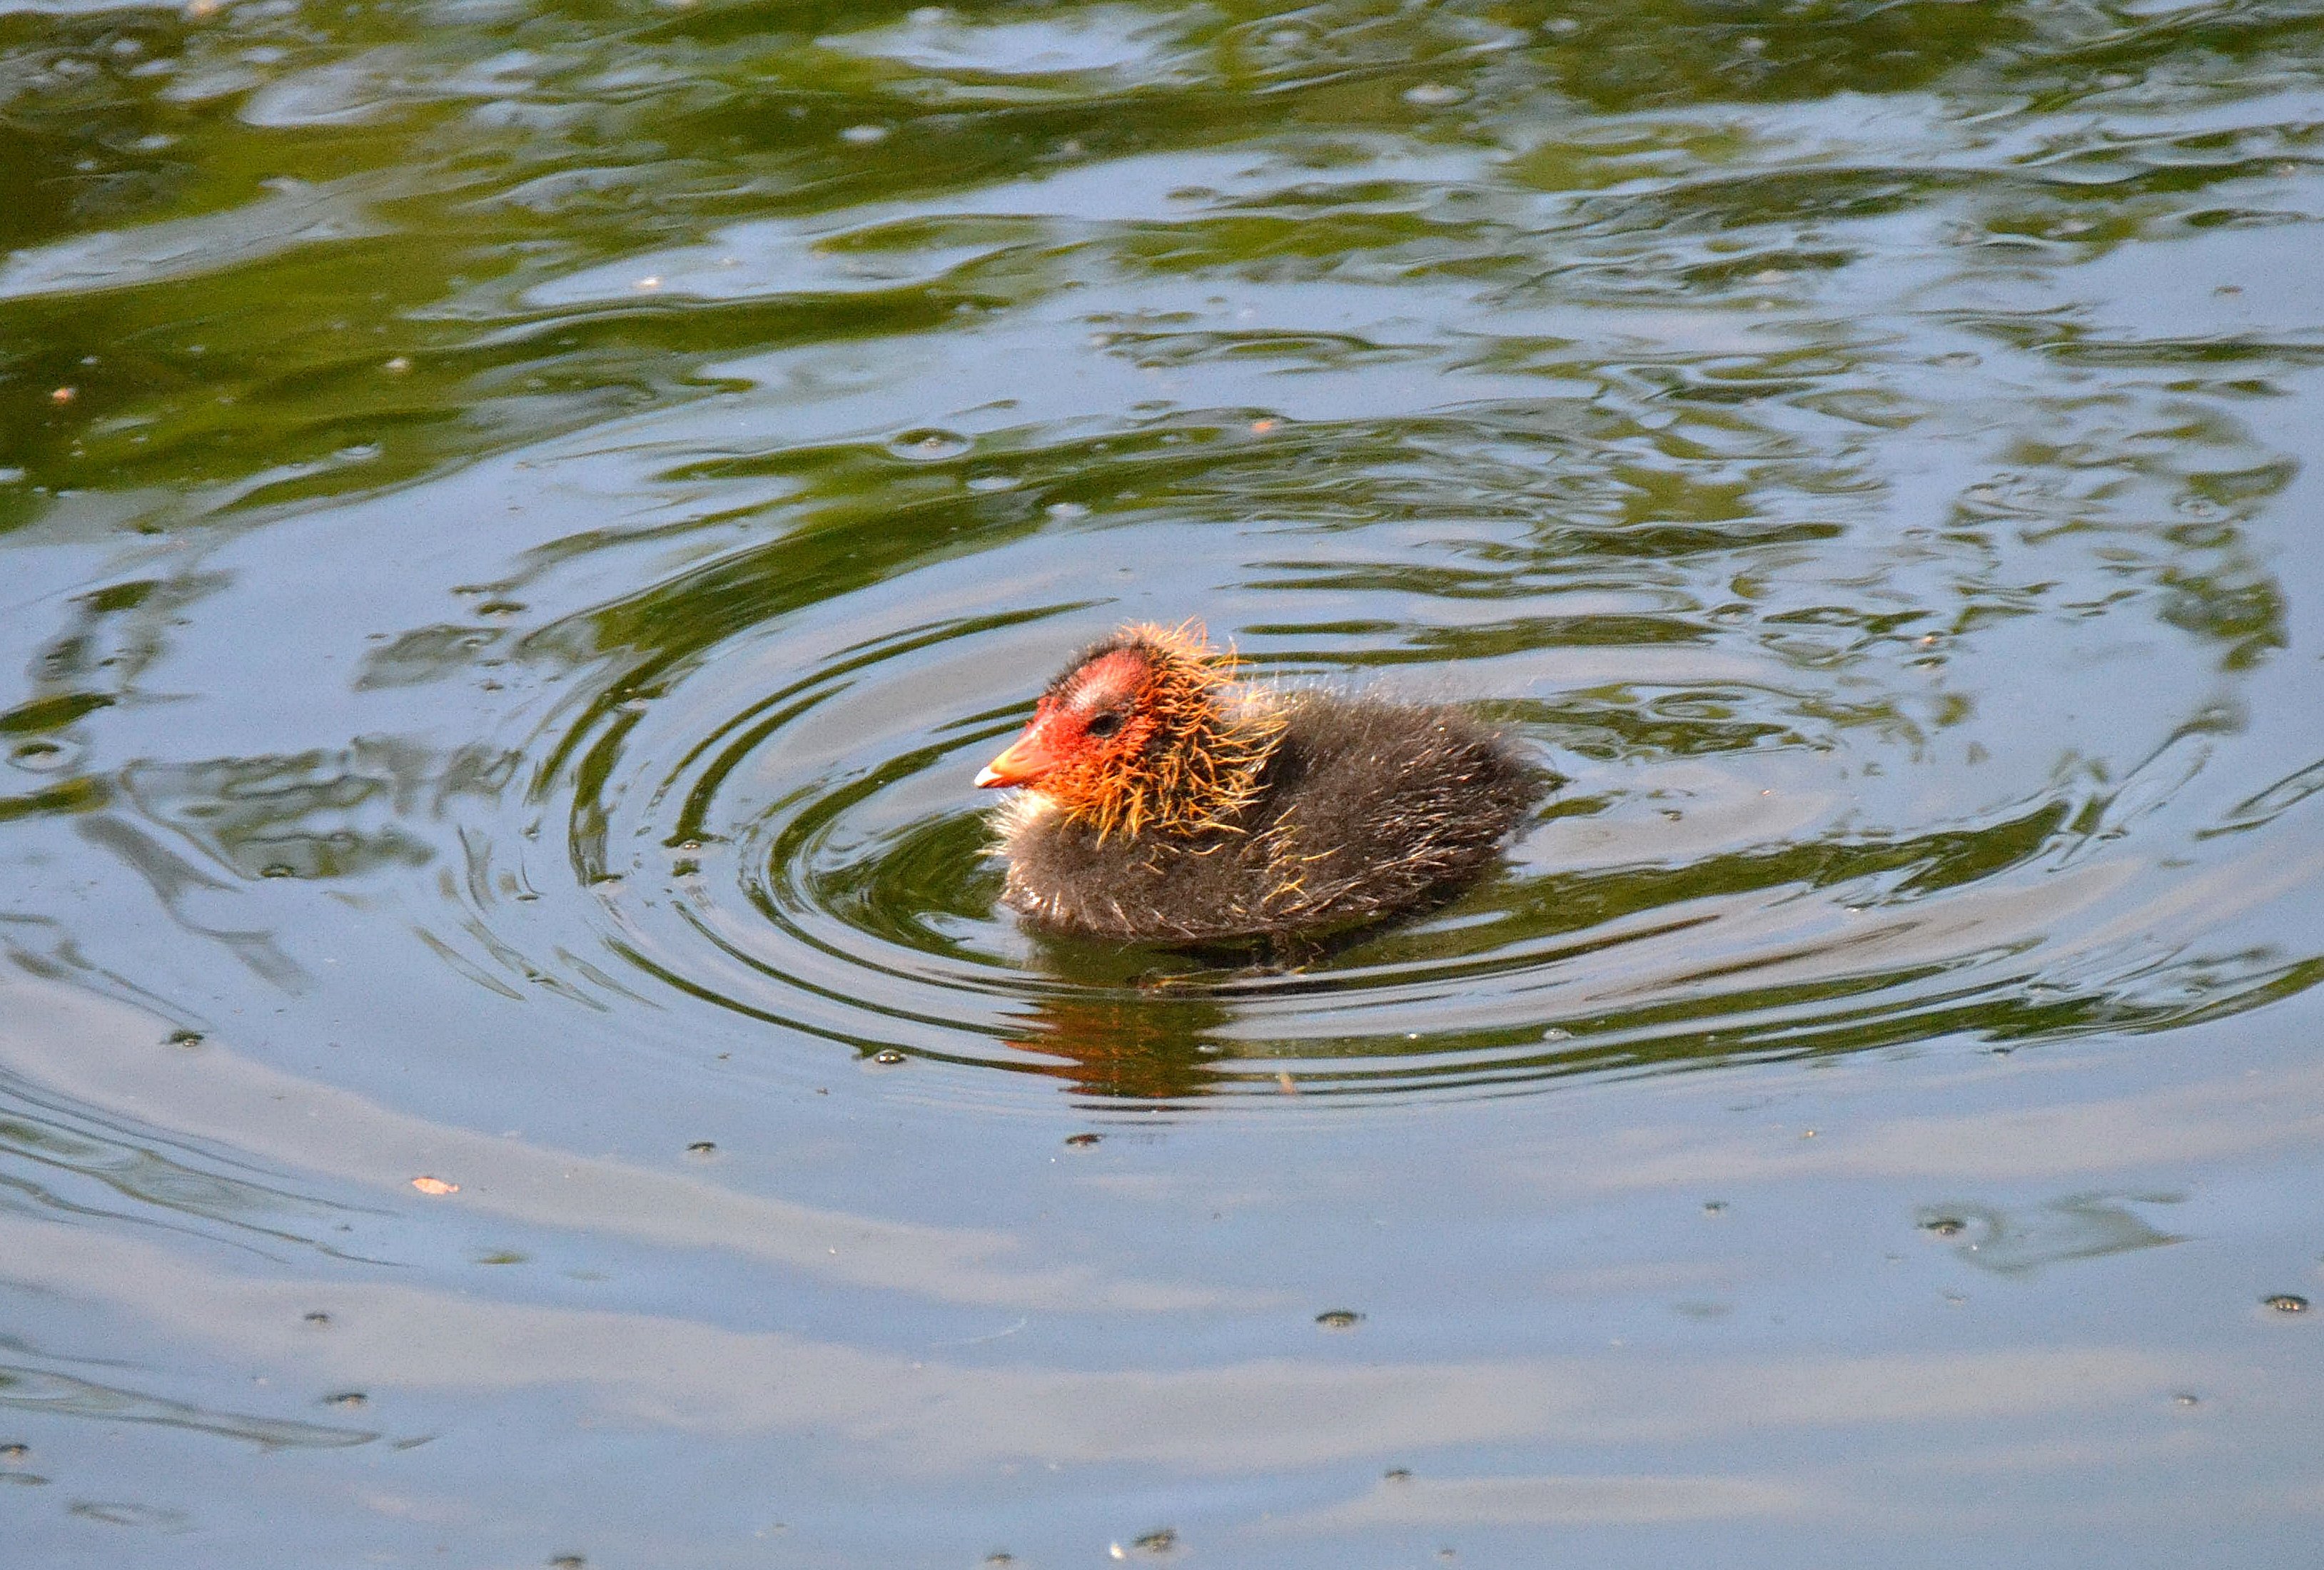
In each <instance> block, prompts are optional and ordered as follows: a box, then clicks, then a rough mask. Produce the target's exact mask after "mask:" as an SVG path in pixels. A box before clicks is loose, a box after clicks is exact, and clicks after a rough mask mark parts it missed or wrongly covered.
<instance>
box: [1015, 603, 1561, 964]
mask: <svg viewBox="0 0 2324 1570" xmlns="http://www.w3.org/2000/svg"><path fill="white" fill-rule="evenodd" d="M1231 671H1232V665H1231V660H1230V659H1229V658H1227V657H1226V656H1220V655H1217V654H1215V653H1213V651H1211V650H1209V649H1208V648H1206V647H1203V644H1202V643H1201V641H1200V639H1199V638H1190V637H1188V636H1186V635H1185V634H1183V633H1172V632H1166V631H1163V630H1161V629H1155V628H1130V629H1125V630H1124V631H1123V632H1122V633H1120V634H1118V635H1117V636H1116V637H1115V638H1112V639H1110V640H1108V641H1107V642H1106V643H1103V644H1100V645H1099V646H1098V647H1096V648H1093V649H1092V650H1090V651H1089V652H1088V653H1087V654H1085V655H1084V656H1082V658H1081V659H1080V660H1078V661H1077V662H1076V663H1075V664H1074V666H1073V667H1072V668H1071V669H1069V670H1068V671H1067V672H1066V673H1065V675H1062V676H1060V677H1059V678H1058V679H1057V681H1056V683H1054V684H1051V686H1050V688H1049V690H1048V692H1047V693H1046V694H1045V695H1044V696H1043V698H1042V701H1041V707H1040V709H1039V710H1038V711H1037V712H1036V713H1035V715H1034V719H1033V721H1032V723H1031V724H1030V725H1028V727H1027V729H1026V732H1025V735H1024V736H1023V737H1022V738H1021V739H1019V742H1018V743H1017V745H1016V746H1014V747H1011V748H1010V749H1009V750H1008V751H1007V752H1004V753H1003V754H1002V755H1001V757H999V758H996V759H995V760H994V762H993V765H992V767H990V768H988V769H987V770H986V771H985V773H984V775H983V776H981V777H980V783H981V784H986V785H1023V786H1024V787H1025V788H1024V789H1023V791H1022V792H1021V793H1020V794H1019V795H1018V797H1017V798H1016V799H1014V800H1012V801H1010V803H1007V805H1005V806H1004V807H1002V808H1001V810H1000V811H999V813H996V815H995V816H996V822H997V825H998V827H999V829H1000V831H1001V850H1002V852H1003V853H1004V854H1005V855H1006V856H1007V857H1008V858H1009V874H1008V882H1007V885H1006V887H1005V890H1004V892H1003V894H1002V898H1003V899H1004V900H1006V901H1007V903H1008V904H1010V905H1012V906H1013V907H1015V908H1016V909H1018V910H1019V911H1021V912H1023V913H1024V914H1025V915H1026V916H1028V918H1030V920H1031V921H1032V922H1033V923H1036V924H1037V925H1039V926H1042V927H1046V928H1050V929H1054V930H1057V931H1063V932H1080V933H1085V934H1089V935H1093V936H1097V937H1105V938H1114V939H1123V940H1162V941H1176V942H1232V941H1248V940H1257V939H1283V938H1287V937H1292V936H1297V935H1303V934H1314V933H1322V932H1330V931H1333V930H1334V929H1346V928H1351V927H1355V926H1360V925H1362V924H1364V923H1369V922H1372V921H1376V920H1379V919H1381V918H1383V917H1387V916H1390V915H1395V914H1400V913H1405V912H1409V911H1412V910H1415V909H1417V908H1419V907H1422V906H1424V905H1426V904H1431V903H1433V902H1434V901H1436V900H1438V899H1441V898H1443V897H1444V896H1446V895H1450V894H1451V893H1452V892H1454V891H1455V890H1457V889H1458V888H1460V887H1461V886H1463V885H1465V884H1467V883H1468V882H1470V881H1471V880H1472V879H1473V878H1474V877H1476V876H1477V875H1478V874H1480V873H1481V872H1482V871H1483V870H1484V869H1485V868H1487V867H1489V865H1491V863H1492V861H1493V859H1494V858H1495V857H1496V855H1497V854H1498V852H1499V848H1500V845H1501V842H1502V841H1503V840H1506V839H1507V838H1508V835H1509V832H1510V831H1511V830H1513V829H1514V828H1515V827H1516V826H1517V822H1518V821H1519V820H1520V819H1521V818H1522V817H1523V816H1524V814H1525V813H1526V809H1527V808H1528V807H1530V806H1531V805H1532V804H1533V803H1534V802H1535V801H1536V800H1537V799H1538V798H1539V797H1540V795H1541V794H1542V791H1543V788H1544V785H1545V776H1544V774H1543V772H1542V771H1541V770H1539V769H1537V768H1535V767H1532V766H1531V765H1529V764H1527V763H1526V762H1525V761H1524V760H1523V759H1521V758H1519V757H1517V754H1516V753H1515V752H1514V751H1513V750H1512V749H1511V748H1509V746H1508V743H1507V742H1506V741H1504V740H1503V739H1501V738H1500V737H1499V735H1498V734H1496V733H1495V732H1494V731H1492V730H1489V729H1488V728H1487V727H1486V726H1484V725H1482V724H1481V723H1480V722H1479V721H1476V720H1474V719H1472V718H1471V716H1469V715H1468V714H1466V713H1464V712H1462V711H1461V710H1459V709H1457V708H1452V707H1449V706H1446V705H1442V704H1411V703H1398V702H1388V701H1386V700H1384V699H1379V698H1374V697H1347V696H1341V695H1338V694H1334V693H1324V692H1291V693H1277V692H1274V691H1271V690H1269V689H1266V688H1254V687H1248V686H1244V685H1241V684H1237V683H1234V682H1233V681H1232V679H1231ZM1190 750H1191V751H1192V752H1193V753H1194V756H1192V757H1189V756H1187V754H1188V753H1189V752H1190Z"/></svg>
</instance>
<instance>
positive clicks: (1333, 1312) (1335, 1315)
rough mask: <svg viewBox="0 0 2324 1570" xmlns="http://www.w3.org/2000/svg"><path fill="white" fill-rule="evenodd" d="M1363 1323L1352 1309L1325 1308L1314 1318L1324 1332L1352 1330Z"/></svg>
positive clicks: (1361, 1318)
mask: <svg viewBox="0 0 2324 1570" xmlns="http://www.w3.org/2000/svg"><path fill="white" fill-rule="evenodd" d="M1363 1322H1364V1317H1363V1316H1362V1315H1361V1314H1359V1313H1357V1312H1356V1311H1355V1310H1354V1309H1353V1308H1326V1309H1325V1310H1324V1311H1323V1312H1322V1313H1320V1314H1318V1315H1316V1316H1315V1323H1316V1324H1318V1325H1321V1326H1322V1327H1323V1328H1324V1329H1326V1330H1352V1329H1354V1328H1355V1327H1357V1326H1359V1325H1360V1324H1362V1323H1363Z"/></svg>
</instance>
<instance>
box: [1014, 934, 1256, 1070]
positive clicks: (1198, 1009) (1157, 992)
mask: <svg viewBox="0 0 2324 1570" xmlns="http://www.w3.org/2000/svg"><path fill="white" fill-rule="evenodd" d="M1045 946H1046V945H1045ZM1094 947H1095V946H1094V945H1093V946H1092V948H1094ZM1064 949H1065V946H1064V945H1060V946H1059V951H1057V952H1055V953H1053V954H1052V955H1051V956H1050V958H1052V959H1056V960H1057V961H1059V963H1057V964H1056V966H1055V969H1061V970H1065V971H1066V972H1067V973H1069V974H1072V975H1073V976H1074V979H1075V980H1076V981H1079V982H1082V983H1084V985H1083V986H1082V987H1080V988H1078V989H1076V990H1074V991H1073V992H1071V993H1060V994H1057V995H1054V996H1047V997H1043V998H1041V999H1039V1000H1038V1002H1037V1005H1036V1009H1035V1013H1034V1015H1033V1017H1032V1019H1031V1020H1029V1021H1028V1024H1027V1029H1026V1030H1025V1032H1024V1033H1022V1034H1021V1035H1019V1036H1017V1037H1016V1038H1014V1039H1013V1040H1012V1041H1011V1042H1010V1045H1012V1046H1015V1047H1017V1048H1019V1049H1020V1050H1022V1051H1026V1052H1030V1053H1034V1054H1037V1055H1038V1056H1040V1057H1043V1058H1048V1059H1055V1060H1056V1061H1055V1062H1050V1063H1041V1064H1033V1065H1028V1067H1029V1068H1031V1069H1032V1071H1033V1072H1035V1073H1041V1074H1049V1075H1052V1076H1054V1077H1056V1078H1057V1079H1065V1080H1066V1081H1068V1082H1070V1083H1071V1084H1072V1086H1073V1088H1074V1091H1075V1092H1076V1093H1078V1094H1080V1095H1084V1096H1093V1097H1104V1098H1107V1099H1109V1100H1121V1101H1145V1102H1154V1101H1181V1100H1187V1099H1191V1098H1193V1097H1200V1096H1211V1095H1215V1094H1217V1093H1219V1092H1220V1091H1222V1090H1228V1089H1231V1088H1234V1087H1235V1081H1234V1079H1232V1078H1231V1077H1228V1076H1223V1075H1222V1074H1220V1073H1219V1071H1218V1068H1217V1065H1218V1064H1219V1062H1220V1061H1221V1060H1222V1058H1223V1057H1224V1055H1225V1054H1224V1053H1223V1052H1222V1050H1221V1049H1222V1042H1220V1040H1219V1033H1220V1032H1221V1031H1222V1029H1223V1028H1224V1026H1225V1025H1226V1024H1227V1022H1228V1020H1229V1019H1231V1017H1232V1010H1231V1008H1230V1007H1229V1006H1228V998H1227V996H1226V995H1225V994H1224V993H1223V992H1222V983H1226V982H1228V981H1230V980H1231V979H1232V978H1237V977H1248V976H1250V975H1251V974H1253V971H1252V970H1251V969H1248V968H1246V969H1234V968H1231V966H1229V967H1222V968H1216V969H1213V968H1203V967H1201V966H1200V965H1199V962H1198V961H1195V960H1194V959H1191V958H1186V959H1178V960H1176V963H1173V962H1172V961H1169V960H1166V961H1164V962H1163V963H1161V964H1159V965H1157V963H1156V956H1155V955H1154V954H1153V953H1152V952H1151V951H1148V952H1147V953H1145V954H1144V955H1142V956H1141V955H1139V954H1137V953H1136V952H1135V951H1130V952H1117V953H1115V954H1113V955H1111V956H1108V957H1107V958H1106V959H1096V957H1095V956H1093V953H1092V952H1091V949H1088V948H1083V947H1081V946H1079V945H1074V946H1073V949H1072V952H1070V953H1066V952H1065V951H1064ZM1108 959H1110V960H1111V963H1109V962H1107V960H1108ZM1093 961H1094V962H1093Z"/></svg>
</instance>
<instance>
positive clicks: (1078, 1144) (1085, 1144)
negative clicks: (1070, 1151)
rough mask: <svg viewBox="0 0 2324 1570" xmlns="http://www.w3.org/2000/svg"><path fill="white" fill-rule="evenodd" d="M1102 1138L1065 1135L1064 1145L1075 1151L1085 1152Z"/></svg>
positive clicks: (1087, 1135)
mask: <svg viewBox="0 0 2324 1570" xmlns="http://www.w3.org/2000/svg"><path fill="white" fill-rule="evenodd" d="M1104 1137H1105V1135H1103V1134H1067V1135H1065V1143H1067V1144H1069V1145H1072V1146H1073V1147H1074V1149H1076V1150H1087V1149H1088V1148H1089V1147H1090V1146H1092V1145H1093V1144H1095V1143H1097V1142H1098V1141H1100V1140H1102V1139H1103V1138H1104Z"/></svg>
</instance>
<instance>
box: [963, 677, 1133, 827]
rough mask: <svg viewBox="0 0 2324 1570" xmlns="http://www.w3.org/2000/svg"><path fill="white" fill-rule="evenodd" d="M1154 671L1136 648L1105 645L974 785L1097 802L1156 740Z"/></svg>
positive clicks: (1053, 693)
mask: <svg viewBox="0 0 2324 1570" xmlns="http://www.w3.org/2000/svg"><path fill="white" fill-rule="evenodd" d="M1156 680H1157V671H1156V669H1155V666H1154V664H1153V662H1152V660H1151V659H1149V658H1148V656H1147V655H1146V654H1145V653H1144V652H1143V651H1141V650H1139V649H1136V648H1117V649H1111V650H1109V651H1108V652H1106V653H1104V654H1101V655H1099V656H1097V657H1096V658H1094V659H1093V660H1090V661H1089V662H1088V663H1087V664H1085V665H1083V666H1078V667H1076V668H1075V669H1074V670H1072V671H1070V672H1068V673H1067V674H1066V675H1065V676H1064V677H1063V678H1062V679H1060V680H1059V681H1058V682H1057V683H1056V684H1055V685H1053V686H1052V687H1050V689H1049V690H1048V691H1047V693H1043V694H1042V695H1041V702H1040V704H1039V706H1038V707H1037V708H1036V709H1035V710H1034V711H1033V719H1032V721H1031V722H1030V723H1029V724H1028V725H1027V726H1026V727H1025V730H1024V733H1023V734H1022V735H1020V736H1019V737H1018V738H1017V739H1016V740H1015V741H1014V742H1012V743H1011V744H1010V747H1009V748H1008V750H1006V751H1005V752H1003V753H1001V756H1000V757H996V758H994V759H993V760H992V761H991V763H989V764H987V765H985V767H984V771H983V772H982V774H980V775H978V776H976V783H977V784H978V785H983V786H986V787H988V788H990V787H994V786H1000V785H1028V786H1030V787H1032V788H1033V789H1034V790H1036V791H1037V792H1039V793H1040V794H1043V795H1045V796H1048V797H1050V798H1052V799H1053V800H1055V801H1056V802H1057V803H1058V804H1059V805H1061V806H1066V807H1085V806H1086V807H1094V806H1096V805H1098V804H1100V803H1102V802H1103V801H1104V800H1105V798H1106V797H1107V795H1108V794H1109V793H1111V792H1115V791H1118V790H1119V789H1120V787H1121V785H1123V784H1124V783H1125V782H1126V781H1127V780H1128V779H1129V777H1130V776H1131V775H1132V774H1134V773H1135V771H1136V768H1137V765H1138V762H1139V759H1140V758H1141V757H1143V756H1144V755H1145V752H1146V748H1147V745H1148V742H1150V741H1151V740H1152V739H1153V738H1154V730H1155V726H1156V722H1157V721H1156V717H1155V715H1154V712H1153V703H1152V701H1151V700H1152V693H1153V688H1154V686H1155V683H1156Z"/></svg>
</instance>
